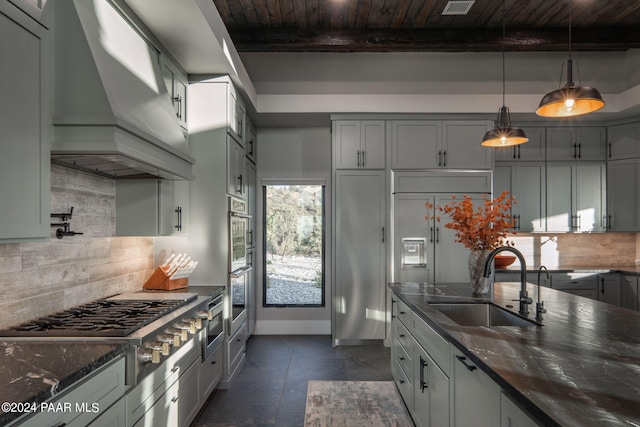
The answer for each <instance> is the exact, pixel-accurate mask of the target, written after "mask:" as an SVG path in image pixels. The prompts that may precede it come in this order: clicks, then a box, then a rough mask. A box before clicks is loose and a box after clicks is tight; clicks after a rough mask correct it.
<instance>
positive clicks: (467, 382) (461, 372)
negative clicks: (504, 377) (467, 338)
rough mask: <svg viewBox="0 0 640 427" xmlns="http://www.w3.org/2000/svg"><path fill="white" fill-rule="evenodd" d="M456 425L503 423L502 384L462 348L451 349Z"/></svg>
mask: <svg viewBox="0 0 640 427" xmlns="http://www.w3.org/2000/svg"><path fill="white" fill-rule="evenodd" d="M451 378H452V383H451V402H450V403H451V405H453V408H454V411H453V423H452V425H453V426H460V427H462V426H474V427H483V426H486V427H494V426H497V425H500V387H499V386H498V385H497V384H496V383H495V382H493V380H492V379H491V378H489V376H488V375H487V374H485V373H484V372H482V371H481V370H480V369H479V368H478V367H477V366H476V365H475V364H474V363H473V362H471V361H470V360H469V358H468V357H467V356H465V355H464V354H463V353H462V352H461V351H459V350H457V349H452V351H451Z"/></svg>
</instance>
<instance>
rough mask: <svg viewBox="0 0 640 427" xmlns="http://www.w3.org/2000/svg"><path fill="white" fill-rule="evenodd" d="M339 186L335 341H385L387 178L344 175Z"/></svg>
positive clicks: (373, 172) (365, 173) (349, 172)
mask: <svg viewBox="0 0 640 427" xmlns="http://www.w3.org/2000/svg"><path fill="white" fill-rule="evenodd" d="M334 185H335V192H334V195H335V204H334V206H335V230H334V236H335V250H334V266H335V272H334V277H335V279H334V298H335V304H334V305H335V310H334V322H333V323H334V334H333V335H334V340H335V341H340V340H365V339H384V338H385V329H386V328H385V320H384V315H383V313H384V312H385V282H386V280H385V277H386V276H385V245H386V243H385V240H386V237H385V218H386V215H385V203H386V200H385V187H386V186H385V172H384V171H381V170H380V171H379V170H369V171H357V170H339V171H337V172H336V174H335V183H334ZM374 313H377V314H374Z"/></svg>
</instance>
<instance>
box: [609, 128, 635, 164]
mask: <svg viewBox="0 0 640 427" xmlns="http://www.w3.org/2000/svg"><path fill="white" fill-rule="evenodd" d="M608 145H609V147H608V151H609V153H608V158H609V159H611V160H618V159H629V158H633V157H640V123H629V124H624V125H616V126H611V127H609V144H608Z"/></svg>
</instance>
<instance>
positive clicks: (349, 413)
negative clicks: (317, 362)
mask: <svg viewBox="0 0 640 427" xmlns="http://www.w3.org/2000/svg"><path fill="white" fill-rule="evenodd" d="M304 425H305V427H356V426H367V427H377V426H385V427H387V426H388V427H391V426H393V427H410V426H413V422H412V421H411V417H410V416H409V414H408V412H407V408H406V407H405V406H404V403H403V402H402V398H401V397H400V393H398V389H396V386H395V384H393V381H309V385H308V387H307V406H306V410H305V417H304Z"/></svg>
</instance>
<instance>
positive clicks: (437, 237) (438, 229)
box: [436, 227, 440, 243]
mask: <svg viewBox="0 0 640 427" xmlns="http://www.w3.org/2000/svg"><path fill="white" fill-rule="evenodd" d="M436 243H440V227H436Z"/></svg>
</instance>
